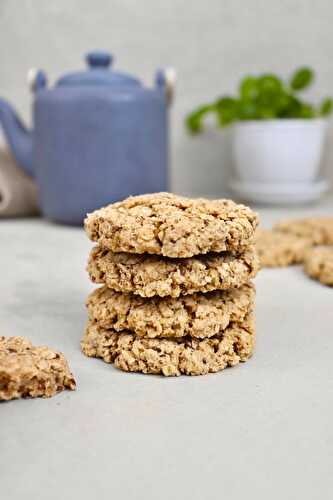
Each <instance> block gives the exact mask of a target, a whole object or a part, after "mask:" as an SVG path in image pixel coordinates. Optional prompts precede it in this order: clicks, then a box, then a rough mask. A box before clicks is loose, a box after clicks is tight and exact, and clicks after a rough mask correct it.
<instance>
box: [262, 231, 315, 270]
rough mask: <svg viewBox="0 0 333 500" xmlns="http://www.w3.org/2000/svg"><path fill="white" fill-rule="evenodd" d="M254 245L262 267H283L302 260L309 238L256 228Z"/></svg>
mask: <svg viewBox="0 0 333 500" xmlns="http://www.w3.org/2000/svg"><path fill="white" fill-rule="evenodd" d="M255 247H256V250H257V253H258V257H259V260H260V265H261V266H262V267H285V266H290V265H292V264H299V263H300V262H303V259H304V256H305V253H306V251H307V249H308V248H309V247H311V240H309V239H307V238H302V237H300V236H296V235H294V234H289V233H282V232H278V231H270V230H267V229H257V230H256V235H255Z"/></svg>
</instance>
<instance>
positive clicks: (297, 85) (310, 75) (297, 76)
mask: <svg viewBox="0 0 333 500" xmlns="http://www.w3.org/2000/svg"><path fill="white" fill-rule="evenodd" d="M313 79H314V72H313V71H312V69H311V68H307V67H304V68H299V69H298V70H296V71H295V72H294V73H293V75H292V77H291V80H290V86H291V88H292V89H293V90H303V89H305V88H306V87H308V86H309V85H310V84H311V83H312V81H313Z"/></svg>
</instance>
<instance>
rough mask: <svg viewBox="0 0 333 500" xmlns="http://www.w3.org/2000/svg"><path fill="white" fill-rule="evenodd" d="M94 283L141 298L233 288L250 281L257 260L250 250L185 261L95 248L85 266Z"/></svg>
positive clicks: (255, 270)
mask: <svg viewBox="0 0 333 500" xmlns="http://www.w3.org/2000/svg"><path fill="white" fill-rule="evenodd" d="M87 270H88V273H89V275H90V278H91V280H92V281H93V282H94V283H101V284H105V285H106V286H108V287H109V288H111V289H113V290H116V291H118V292H132V293H134V294H136V295H140V296H142V297H153V296H155V295H158V296H160V297H166V296H172V297H179V296H180V295H188V294H192V293H195V292H209V291H212V290H226V289H228V288H237V287H240V286H241V285H243V284H244V283H246V282H247V281H248V280H249V279H251V278H254V277H255V276H256V274H257V272H258V270H259V260H258V257H257V254H256V252H255V250H254V248H253V247H252V248H251V247H249V249H248V250H246V251H245V252H244V253H242V254H232V253H230V252H223V253H220V254H217V253H209V254H206V255H198V256H196V257H190V258H187V259H181V258H179V259H171V258H166V257H162V256H160V255H147V254H142V255H136V254H130V253H114V252H111V251H110V250H106V249H104V248H101V247H98V246H97V247H95V248H93V249H92V251H91V253H90V257H89V260H88V266H87Z"/></svg>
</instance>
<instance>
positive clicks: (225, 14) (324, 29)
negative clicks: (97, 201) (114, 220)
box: [0, 0, 333, 195]
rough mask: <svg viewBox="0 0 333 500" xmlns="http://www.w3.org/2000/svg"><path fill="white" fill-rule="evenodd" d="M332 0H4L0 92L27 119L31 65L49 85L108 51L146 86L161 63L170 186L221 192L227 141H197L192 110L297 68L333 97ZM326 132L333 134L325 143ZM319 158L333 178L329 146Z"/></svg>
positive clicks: (221, 137) (214, 137)
mask: <svg viewBox="0 0 333 500" xmlns="http://www.w3.org/2000/svg"><path fill="white" fill-rule="evenodd" d="M332 18H333V4H332V2H331V1H330V0H316V1H315V2H314V1H312V0H283V1H277V0H208V1H203V0H189V1H187V2H186V1H184V0H169V1H162V0H142V1H138V0H97V1H92V0H57V1H55V2H52V1H44V0H0V95H3V96H6V97H8V98H9V99H10V100H12V101H13V102H15V103H16V105H17V107H18V108H19V109H20V111H22V112H23V114H24V116H25V118H26V119H29V116H30V112H29V103H30V95H29V92H28V90H27V87H26V73H27V70H28V69H29V68H30V67H41V68H44V69H46V70H47V71H48V73H49V76H50V80H51V82H53V81H54V80H55V78H56V77H58V76H59V75H60V74H61V73H63V72H64V71H68V70H73V69H79V68H80V67H81V66H82V54H83V53H85V52H86V51H87V50H91V49H93V48H104V49H107V50H110V51H112V52H113V53H114V54H115V56H116V66H117V68H121V69H123V70H128V71H130V72H132V73H134V74H137V75H139V76H140V77H141V78H142V79H143V80H144V81H145V82H146V83H147V84H151V82H152V81H153V75H154V71H155V69H156V68H157V67H158V66H163V65H173V66H174V67H175V68H176V69H177V71H178V75H179V81H178V90H177V99H176V102H175V106H174V109H173V112H172V124H173V127H172V135H173V143H172V144H173V176H172V178H173V189H174V190H176V191H179V192H190V193H193V194H209V195H221V194H222V193H223V192H224V191H225V190H226V179H227V176H228V172H229V169H230V160H229V154H228V147H227V143H228V139H227V135H228V134H222V133H217V132H214V131H209V132H207V133H206V134H205V135H204V136H202V137H200V138H197V139H195V140H193V139H191V138H189V137H188V136H187V134H186V132H185V130H184V127H183V119H184V116H185V114H186V113H187V112H188V111H189V110H191V109H192V108H193V107H194V106H195V105H197V104H200V103H203V102H205V101H206V100H210V99H213V98H215V97H216V96H218V95H220V94H221V93H224V92H233V91H234V90H235V87H236V85H237V83H238V81H239V78H240V77H241V76H242V75H244V74H246V73H251V72H261V71H268V70H271V71H276V72H278V73H279V74H281V75H288V74H289V73H290V71H291V70H292V69H294V68H295V67H296V66H298V65H301V64H310V65H311V66H313V67H314V68H315V69H316V70H317V72H318V78H317V85H316V88H315V90H313V92H311V94H310V95H311V96H312V97H314V98H315V99H317V98H318V97H321V96H322V95H323V94H331V95H333V64H332V50H333V29H332ZM331 135H332V132H330V136H331ZM329 149H330V150H329V151H328V155H327V158H326V160H325V164H326V169H327V170H329V172H330V176H331V178H332V179H333V168H332V167H331V163H332V159H333V147H332V146H330V148H329Z"/></svg>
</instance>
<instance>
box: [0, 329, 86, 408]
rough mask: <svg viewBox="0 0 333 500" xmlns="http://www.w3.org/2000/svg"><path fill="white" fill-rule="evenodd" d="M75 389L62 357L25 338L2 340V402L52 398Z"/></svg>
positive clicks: (0, 345)
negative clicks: (40, 397)
mask: <svg viewBox="0 0 333 500" xmlns="http://www.w3.org/2000/svg"><path fill="white" fill-rule="evenodd" d="M75 386H76V384H75V380H74V377H73V375H72V373H71V372H70V369H69V367H68V364H67V361H66V359H65V358H64V356H63V354H61V353H59V352H55V351H52V350H51V349H49V348H48V347H44V346H43V347H35V346H33V345H32V344H31V342H30V341H29V340H28V339H26V338H24V337H0V401H1V400H6V401H7V400H10V399H15V398H20V397H27V396H30V397H37V396H43V397H47V398H49V397H51V396H54V395H55V394H56V393H57V392H59V391H63V390H64V389H71V390H74V389H75Z"/></svg>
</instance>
